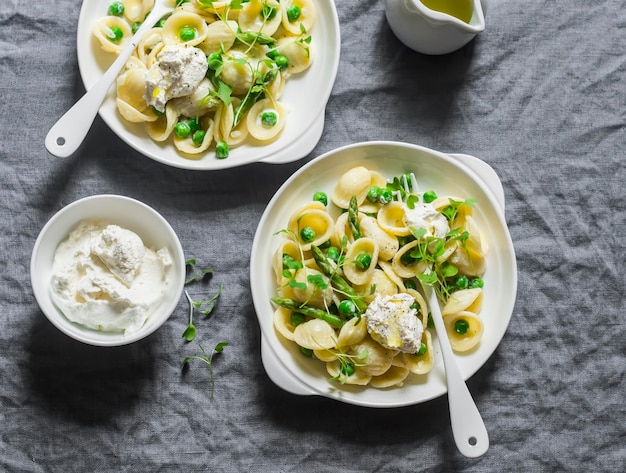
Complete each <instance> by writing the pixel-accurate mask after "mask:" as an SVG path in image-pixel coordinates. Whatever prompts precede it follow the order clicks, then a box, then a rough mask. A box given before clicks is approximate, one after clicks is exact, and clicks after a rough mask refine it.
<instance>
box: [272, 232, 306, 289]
mask: <svg viewBox="0 0 626 473" xmlns="http://www.w3.org/2000/svg"><path fill="white" fill-rule="evenodd" d="M283 255H288V256H289V257H290V258H292V259H294V260H296V261H301V258H302V255H301V253H300V248H299V247H298V245H297V244H296V242H295V241H293V240H289V239H287V238H283V239H282V240H281V242H280V245H279V246H278V248H277V249H276V251H275V252H274V257H273V258H272V268H273V269H274V274H275V275H276V281H277V282H278V283H279V284H280V282H281V281H282V277H283Z"/></svg>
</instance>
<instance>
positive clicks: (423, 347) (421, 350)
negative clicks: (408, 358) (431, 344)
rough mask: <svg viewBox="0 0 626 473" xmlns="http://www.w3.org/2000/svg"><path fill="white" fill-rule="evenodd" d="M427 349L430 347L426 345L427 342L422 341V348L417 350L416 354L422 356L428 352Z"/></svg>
mask: <svg viewBox="0 0 626 473" xmlns="http://www.w3.org/2000/svg"><path fill="white" fill-rule="evenodd" d="M426 350H428V347H427V346H426V344H425V343H420V349H419V350H417V353H416V355H417V356H422V355H423V354H425V353H426Z"/></svg>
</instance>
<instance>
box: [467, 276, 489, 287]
mask: <svg viewBox="0 0 626 473" xmlns="http://www.w3.org/2000/svg"><path fill="white" fill-rule="evenodd" d="M484 284H485V282H484V281H483V279H482V278H478V277H476V278H472V280H471V281H470V282H469V287H471V288H472V289H475V288H480V287H483V286H484Z"/></svg>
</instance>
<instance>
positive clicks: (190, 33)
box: [178, 25, 196, 42]
mask: <svg viewBox="0 0 626 473" xmlns="http://www.w3.org/2000/svg"><path fill="white" fill-rule="evenodd" d="M178 37H179V38H180V40H181V41H183V42H187V41H191V40H192V39H194V38H195V37H196V30H195V29H194V28H193V27H191V26H188V25H185V26H183V27H182V28H181V29H180V30H179V31H178Z"/></svg>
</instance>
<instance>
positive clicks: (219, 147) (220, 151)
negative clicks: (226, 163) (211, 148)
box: [215, 141, 230, 159]
mask: <svg viewBox="0 0 626 473" xmlns="http://www.w3.org/2000/svg"><path fill="white" fill-rule="evenodd" d="M229 154H230V151H229V150H228V143H226V142H225V141H219V142H218V143H217V144H216V145H215V157H216V158H217V159H226V158H228V155H229Z"/></svg>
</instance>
